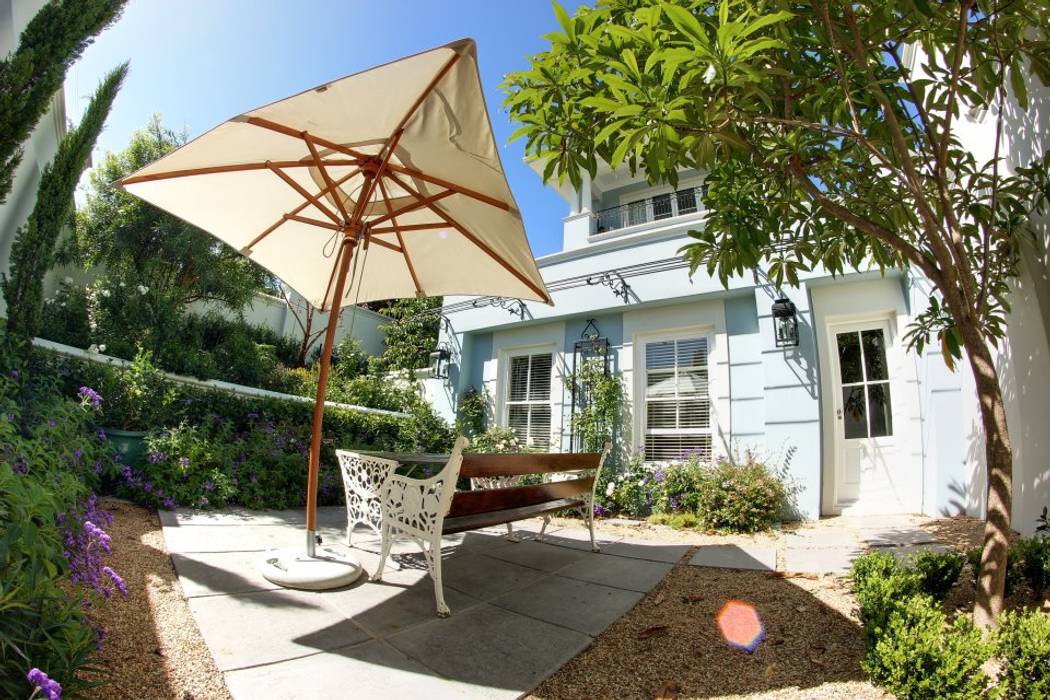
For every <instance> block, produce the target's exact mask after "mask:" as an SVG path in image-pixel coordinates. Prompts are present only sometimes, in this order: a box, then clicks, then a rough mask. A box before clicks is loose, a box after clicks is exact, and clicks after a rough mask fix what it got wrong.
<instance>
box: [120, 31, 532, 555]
mask: <svg viewBox="0 0 1050 700" xmlns="http://www.w3.org/2000/svg"><path fill="white" fill-rule="evenodd" d="M119 185H120V186H121V187H123V189H124V190H125V191H127V192H129V193H131V194H133V195H135V196H137V197H141V198H142V199H144V200H146V201H148V202H150V203H151V204H154V205H156V206H158V207H160V208H161V209H164V210H165V211H168V212H170V213H171V214H174V215H175V216H178V217H179V218H181V219H184V220H185V221H188V222H189V223H191V224H194V225H196V226H198V227H200V228H202V229H204V230H205V231H208V232H209V233H211V234H212V235H213V236H215V237H216V238H218V239H220V240H221V241H223V242H224V243H227V244H228V245H230V246H232V247H234V248H235V249H237V250H239V251H240V252H241V253H242V254H243V255H245V256H246V257H248V258H250V259H251V260H254V261H255V262H257V263H258V264H260V265H261V266H262V267H264V268H266V269H267V270H269V271H270V272H272V273H274V274H275V275H277V276H278V277H280V278H281V279H282V280H283V281H284V282H285V283H287V284H288V285H289V286H290V287H291V288H292V289H294V290H295V291H296V292H298V293H299V294H300V295H302V296H303V297H304V298H305V299H306V300H307V301H308V302H309V303H310V304H312V305H313V306H315V307H317V308H319V309H321V310H325V311H330V312H332V313H330V314H329V324H328V328H327V331H326V334H325V340H324V346H323V350H322V354H321V369H320V376H319V382H318V391H317V400H316V404H315V408H314V422H313V433H312V439H311V445H310V461H309V471H308V475H309V476H308V485H307V489H308V493H307V531H308V532H307V542H308V544H307V548H308V553H309V554H311V555H312V554H313V547H314V542H315V538H314V532H315V530H316V505H317V496H316V494H317V473H318V466H319V457H320V445H321V423H322V419H323V414H324V399H325V393H326V388H327V382H328V369H329V365H330V361H331V352H332V343H333V339H334V336H335V328H336V325H337V324H338V311H339V309H341V308H342V307H343V306H347V305H351V304H355V303H360V302H366V301H377V300H383V299H392V298H398V297H411V296H416V297H424V296H437V295H448V294H453V295H494V296H503V297H513V298H519V299H529V300H534V301H542V302H546V303H551V299H550V295H549V294H548V292H547V290H546V287H545V286H544V283H543V279H542V278H541V277H540V274H539V270H538V269H537V267H536V262H535V260H534V259H533V256H532V251H531V250H530V248H529V244H528V241H527V239H526V237H525V229H524V226H523V224H522V220H521V214H520V213H519V211H518V208H517V205H516V204H515V201H514V196H513V194H511V191H510V187H509V185H508V184H507V180H506V177H505V175H504V173H503V168H502V165H501V163H500V158H499V153H498V150H497V148H496V143H495V139H494V138H493V134H492V126H491V123H490V121H489V117H488V112H487V110H486V107H485V99H484V95H483V93H482V89H481V81H480V79H479V75H478V67H477V55H476V49H475V44H474V42H473V40H470V39H464V40H461V41H457V42H454V43H451V44H448V45H446V46H442V47H439V48H436V49H432V50H430V51H425V52H423V53H419V54H416V55H414V56H410V57H407V58H403V59H400V60H398V61H394V62H392V63H387V64H385V65H382V66H378V67H376V68H372V69H370V70H367V71H364V72H361V73H357V74H354V75H351V76H348V77H346V78H342V79H339V80H335V81H332V82H329V83H326V84H324V85H320V86H318V87H315V88H313V89H310V90H307V91H305V92H302V93H299V94H298V95H294V96H292V97H289V98H287V99H284V100H280V101H278V102H274V103H271V104H269V105H266V106H264V107H260V108H258V109H255V110H252V111H250V112H246V113H244V114H241V115H239V116H237V117H234V118H233V119H230V120H228V121H226V122H223V123H222V124H220V125H219V126H217V127H215V128H214V129H212V130H211V131H208V132H207V133H205V134H204V135H202V136H200V137H198V138H196V139H194V140H193V141H191V142H189V143H187V144H186V145H184V146H182V147H181V148H179V149H177V150H175V151H173V152H172V153H170V154H168V155H167V156H165V157H163V158H161V159H159V160H157V161H155V162H154V163H152V164H150V165H148V166H146V167H145V168H142V169H141V170H139V171H137V172H135V173H133V174H132V175H130V176H128V177H126V178H124V179H123V180H121V181H120V183H119ZM348 273H349V274H348ZM348 277H349V280H348Z"/></svg>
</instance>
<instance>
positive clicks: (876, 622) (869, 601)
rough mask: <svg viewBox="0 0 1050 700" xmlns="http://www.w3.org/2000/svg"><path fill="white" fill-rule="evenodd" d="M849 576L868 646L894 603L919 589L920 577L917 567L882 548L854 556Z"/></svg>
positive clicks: (886, 624) (880, 630)
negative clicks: (855, 557) (903, 562)
mask: <svg viewBox="0 0 1050 700" xmlns="http://www.w3.org/2000/svg"><path fill="white" fill-rule="evenodd" d="M850 578H851V580H852V587H853V593H854V595H855V596H856V598H857V608H858V615H859V616H860V621H861V624H863V625H864V633H865V636H866V637H867V640H868V645H869V647H870V646H871V644H872V643H874V642H875V641H876V640H877V639H878V638H879V637H880V636H881V635H882V633H883V632H884V631H885V630H886V628H887V626H888V625H889V621H890V618H891V617H892V616H893V613H894V612H895V611H896V609H897V607H898V606H899V605H901V604H902V603H904V602H906V601H908V600H910V599H911V598H912V597H914V596H915V595H917V594H918V593H919V591H920V590H921V587H922V581H923V579H922V577H921V576H920V575H919V573H918V572H917V571H914V570H913V569H910V568H908V567H906V566H904V565H902V564H901V563H900V562H899V561H898V560H897V558H896V557H894V556H893V555H892V554H887V553H885V552H872V553H870V554H865V555H864V556H862V557H858V558H857V559H855V560H854V562H853V566H852V568H851V569H850Z"/></svg>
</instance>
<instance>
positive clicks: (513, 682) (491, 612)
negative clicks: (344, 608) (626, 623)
mask: <svg viewBox="0 0 1050 700" xmlns="http://www.w3.org/2000/svg"><path fill="white" fill-rule="evenodd" d="M388 641H389V642H390V643H391V644H392V645H394V646H395V647H397V648H398V649H400V650H401V651H402V652H404V653H405V654H407V655H409V656H411V657H412V658H414V659H418V660H419V661H420V662H422V663H423V664H424V665H425V666H427V667H428V668H431V669H433V670H435V671H437V672H438V673H440V674H441V675H442V676H444V677H446V678H449V679H451V680H454V681H460V682H464V683H471V684H475V685H478V686H481V687H484V688H494V689H500V690H503V691H510V692H512V693H519V694H520V693H524V692H527V691H529V690H531V689H532V688H533V687H535V686H536V685H537V684H538V683H539V682H540V681H542V680H543V679H544V678H546V677H547V676H549V675H550V674H552V673H554V672H555V671H556V670H557V669H558V668H559V667H561V665H562V664H564V663H565V662H566V661H568V660H569V659H571V658H572V657H573V656H575V655H576V654H578V653H579V652H580V651H582V650H583V649H584V648H586V647H587V645H589V644H590V643H591V637H590V636H589V635H586V634H583V633H582V632H576V631H575V630H569V629H566V628H564V627H558V626H556V625H552V624H549V623H547V622H543V621H541V620H536V619H533V618H531V617H526V616H525V615H519V614H517V613H514V612H511V611H510V610H505V609H503V608H498V607H495V606H492V605H488V604H484V605H477V606H475V607H473V608H470V609H469V610H465V611H463V612H462V613H460V614H458V615H453V616H452V617H450V618H447V619H443V620H441V619H439V620H433V621H431V622H429V623H427V624H425V625H420V626H419V627H413V628H412V629H410V630H406V631H405V632H402V633H401V634H396V635H394V636H392V637H390V638H389V640H388ZM384 696H387V694H384Z"/></svg>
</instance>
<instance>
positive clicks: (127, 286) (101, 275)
mask: <svg viewBox="0 0 1050 700" xmlns="http://www.w3.org/2000/svg"><path fill="white" fill-rule="evenodd" d="M185 142H186V138H185V136H184V135H181V134H176V133H175V132H173V131H171V130H170V129H167V128H165V127H164V126H163V125H162V124H161V121H160V119H159V117H154V118H153V119H152V120H151V121H150V123H149V124H148V125H147V126H146V128H145V129H142V130H140V131H138V132H136V133H135V134H134V136H132V138H131V143H130V144H128V147H127V148H126V149H124V150H123V151H121V152H119V153H107V154H106V155H105V157H104V158H103V159H102V161H101V162H100V163H99V164H98V165H97V166H96V167H95V169H94V170H92V171H91V174H90V179H89V187H90V191H89V193H88V195H87V202H86V204H85V206H84V207H83V209H82V210H81V211H80V212H78V214H77V220H76V231H75V235H74V236H73V237H72V238H71V239H70V240H69V245H68V246H66V247H65V248H64V249H63V251H62V256H61V257H62V260H63V261H65V262H77V263H79V264H82V265H83V266H84V267H86V268H94V272H95V273H96V281H95V283H94V289H93V291H92V298H93V299H94V302H95V308H96V309H97V313H96V316H97V319H96V320H97V322H98V323H104V324H105V325H106V326H107V327H108V328H109V329H110V330H111V332H114V333H118V334H120V335H124V336H127V337H129V338H134V340H138V341H140V342H142V343H143V344H144V345H145V346H146V347H150V348H161V347H164V346H165V345H166V343H168V342H169V341H173V336H171V334H173V333H175V332H176V331H177V330H178V327H179V324H178V323H177V320H178V319H179V317H180V316H181V315H182V314H183V313H184V312H185V311H186V308H187V306H188V305H189V304H192V303H194V302H215V303H219V304H224V305H227V306H229V307H230V308H232V309H234V310H236V311H240V310H241V309H243V308H244V306H245V305H246V304H247V303H248V302H249V301H251V299H252V298H253V296H254V294H255V292H256V291H258V290H259V289H261V288H262V287H263V284H264V282H265V281H266V280H268V279H269V277H268V275H267V273H266V272H265V271H264V270H263V269H262V268H261V267H259V266H258V265H256V264H255V263H253V262H251V261H249V260H247V259H246V258H244V257H242V256H241V255H239V254H238V253H237V251H235V250H233V249H232V248H230V247H229V246H227V245H225V244H223V243H221V242H220V241H218V240H216V239H215V238H214V237H212V236H210V235H209V234H207V233H206V232H204V231H202V230H201V229H199V228H197V227H196V226H193V225H191V224H188V223H186V222H185V221H183V220H181V219H178V218H176V217H174V216H172V215H171V214H168V213H167V212H164V211H162V210H160V209H158V208H156V207H154V206H153V205H152V204H148V203H147V202H145V201H143V200H141V199H139V198H138V197H133V196H131V195H129V194H127V193H125V192H124V191H123V190H121V189H120V188H119V187H117V186H115V184H114V183H116V182H117V181H119V180H120V179H121V178H123V177H125V176H126V175H129V174H131V173H133V172H135V171H136V170H138V169H139V168H142V167H144V166H146V165H148V164H149V163H152V162H153V161H155V160H157V159H158V158H160V157H162V156H164V155H166V154H168V153H170V152H171V151H173V150H175V149H176V148H178V147H179V146H181V145H182V144H184V143H185ZM134 340H131V341H129V342H132V343H133V342H134ZM132 347H133V345H132Z"/></svg>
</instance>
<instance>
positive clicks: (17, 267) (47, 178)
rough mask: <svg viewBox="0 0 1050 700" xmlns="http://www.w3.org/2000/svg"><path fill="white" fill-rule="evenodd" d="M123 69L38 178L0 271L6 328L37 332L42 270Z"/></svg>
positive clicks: (66, 223)
mask: <svg viewBox="0 0 1050 700" xmlns="http://www.w3.org/2000/svg"><path fill="white" fill-rule="evenodd" d="M127 74H128V64H127V63H125V64H123V65H121V66H118V67H117V68H115V69H114V70H113V71H112V72H110V73H109V75H107V76H106V77H105V78H104V79H103V80H102V83H101V84H100V85H99V86H98V89H97V90H96V91H95V94H94V96H93V97H92V98H91V103H90V104H89V105H88V108H87V111H86V112H84V118H83V119H82V120H81V122H80V125H79V126H78V127H77V128H75V129H73V130H72V131H70V132H68V133H67V134H66V135H65V136H64V137H63V138H62V142H61V143H60V144H59V146H58V153H57V154H55V159H54V160H53V161H51V163H49V164H48V165H47V167H45V168H44V172H43V174H42V175H41V177H40V186H39V188H38V189H37V196H36V204H35V205H34V207H33V212H32V213H31V214H30V215H29V220H28V221H27V222H26V224H25V226H23V227H22V228H21V229H19V231H18V235H17V237H16V238H15V242H14V245H13V246H12V247H11V275H10V277H8V276H7V275H4V276H3V281H2V283H0V284H2V286H3V290H4V299H5V300H6V301H7V331H8V333H10V334H11V335H13V336H16V337H19V338H21V339H23V340H28V339H30V338H32V337H33V336H35V335H37V333H39V332H40V315H41V309H42V307H43V288H44V275H45V274H46V273H47V271H48V270H50V269H51V267H52V266H53V265H54V263H55V246H56V244H57V243H58V240H59V236H61V234H62V232H63V231H66V230H70V228H71V225H72V223H73V191H74V190H75V189H76V186H77V182H78V181H79V180H80V176H81V175H82V174H83V173H84V169H85V168H86V167H87V165H88V161H89V160H90V159H91V149H92V148H94V146H95V141H96V140H97V139H98V135H99V133H101V131H102V127H103V125H104V124H105V123H106V117H107V116H108V115H109V110H110V108H111V107H112V106H113V100H114V99H116V97H117V93H118V92H119V91H120V86H121V85H122V84H123V83H124V77H125V76H126V75H127Z"/></svg>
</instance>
